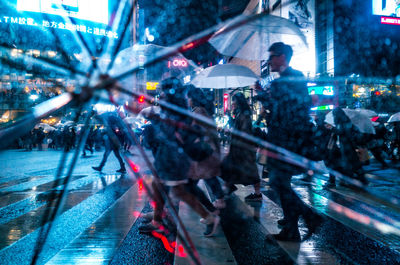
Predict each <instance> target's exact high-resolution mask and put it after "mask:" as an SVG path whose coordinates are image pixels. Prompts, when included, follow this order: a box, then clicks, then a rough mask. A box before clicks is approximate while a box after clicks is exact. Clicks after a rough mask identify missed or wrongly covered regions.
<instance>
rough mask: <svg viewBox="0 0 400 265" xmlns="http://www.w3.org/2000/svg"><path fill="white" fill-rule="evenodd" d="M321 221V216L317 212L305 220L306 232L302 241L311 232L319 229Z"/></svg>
mask: <svg viewBox="0 0 400 265" xmlns="http://www.w3.org/2000/svg"><path fill="white" fill-rule="evenodd" d="M322 222H323V218H322V217H321V216H319V215H317V214H315V216H314V217H313V219H312V220H309V221H308V220H306V226H307V229H308V231H307V234H306V235H305V236H304V237H303V240H302V241H305V240H308V239H309V238H310V237H311V236H312V235H313V234H315V233H316V232H317V230H319V228H320V227H321V225H322Z"/></svg>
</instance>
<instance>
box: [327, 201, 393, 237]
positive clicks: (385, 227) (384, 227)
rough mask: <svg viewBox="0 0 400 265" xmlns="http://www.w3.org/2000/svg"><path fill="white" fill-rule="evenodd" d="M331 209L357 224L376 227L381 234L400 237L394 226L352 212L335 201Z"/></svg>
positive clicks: (330, 206) (331, 202) (331, 204)
mask: <svg viewBox="0 0 400 265" xmlns="http://www.w3.org/2000/svg"><path fill="white" fill-rule="evenodd" d="M329 208H330V209H331V210H333V211H335V212H336V213H339V214H341V215H344V216H346V217H348V218H349V219H351V220H353V221H355V222H357V223H360V224H363V225H366V226H371V227H374V228H375V229H377V230H378V231H379V232H381V233H383V234H396V235H400V229H398V228H396V227H394V226H393V225H389V224H385V223H382V222H380V221H378V220H375V219H373V218H371V217H369V216H366V215H363V214H360V213H358V212H356V211H354V210H351V209H349V208H347V207H344V206H342V205H340V204H338V203H335V202H333V201H330V202H329Z"/></svg>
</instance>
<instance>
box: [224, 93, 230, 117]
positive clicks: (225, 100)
mask: <svg viewBox="0 0 400 265" xmlns="http://www.w3.org/2000/svg"><path fill="white" fill-rule="evenodd" d="M228 98H229V95H228V94H224V113H225V112H226V110H227V109H228Z"/></svg>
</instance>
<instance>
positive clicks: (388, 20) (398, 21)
mask: <svg viewBox="0 0 400 265" xmlns="http://www.w3.org/2000/svg"><path fill="white" fill-rule="evenodd" d="M381 24H389V25H400V18H396V17H381Z"/></svg>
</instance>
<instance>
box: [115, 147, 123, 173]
mask: <svg viewBox="0 0 400 265" xmlns="http://www.w3.org/2000/svg"><path fill="white" fill-rule="evenodd" d="M113 152H114V155H115V157H116V158H117V159H118V162H119V165H120V167H121V168H120V169H122V170H125V164H124V161H123V160H122V157H121V154H120V153H119V149H118V148H113Z"/></svg>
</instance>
